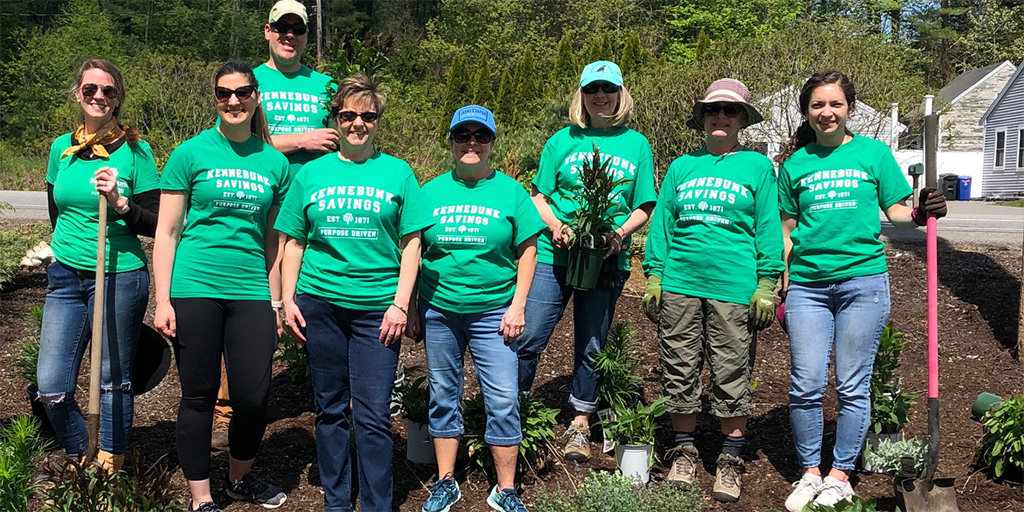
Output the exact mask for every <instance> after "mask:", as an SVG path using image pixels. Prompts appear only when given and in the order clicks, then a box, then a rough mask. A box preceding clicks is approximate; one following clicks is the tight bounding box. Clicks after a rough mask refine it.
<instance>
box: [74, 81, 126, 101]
mask: <svg viewBox="0 0 1024 512" xmlns="http://www.w3.org/2000/svg"><path fill="white" fill-rule="evenodd" d="M99 91H103V97H105V98H107V99H109V100H116V99H117V96H118V94H120V93H119V92H117V87H114V86H113V85H104V86H103V87H100V86H98V85H96V84H83V85H82V95H83V96H87V97H89V98H91V97H93V96H95V95H96V93H97V92H99Z"/></svg>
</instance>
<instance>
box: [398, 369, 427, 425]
mask: <svg viewBox="0 0 1024 512" xmlns="http://www.w3.org/2000/svg"><path fill="white" fill-rule="evenodd" d="M426 382H427V378H426V377H420V378H418V379H416V380H414V381H412V383H411V384H403V385H402V386H400V387H399V388H398V393H399V394H400V395H401V396H402V410H403V411H405V417H406V418H407V419H408V420H409V421H411V422H413V423H419V424H420V425H426V424H427V421H429V413H430V388H429V387H428V386H427V385H426Z"/></svg>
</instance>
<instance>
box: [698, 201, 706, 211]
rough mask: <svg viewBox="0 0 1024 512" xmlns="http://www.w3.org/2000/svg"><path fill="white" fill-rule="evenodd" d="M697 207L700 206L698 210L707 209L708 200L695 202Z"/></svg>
mask: <svg viewBox="0 0 1024 512" xmlns="http://www.w3.org/2000/svg"><path fill="white" fill-rule="evenodd" d="M697 208H700V211H704V210H707V209H708V202H707V201H701V202H700V203H698V204H697Z"/></svg>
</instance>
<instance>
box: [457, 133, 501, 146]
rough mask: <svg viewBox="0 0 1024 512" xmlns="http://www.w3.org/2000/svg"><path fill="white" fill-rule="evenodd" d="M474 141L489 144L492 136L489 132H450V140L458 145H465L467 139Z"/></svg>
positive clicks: (492, 138)
mask: <svg viewBox="0 0 1024 512" xmlns="http://www.w3.org/2000/svg"><path fill="white" fill-rule="evenodd" d="M471 138H472V139H476V141H477V142H479V143H480V144H489V143H490V142H491V141H493V140H494V134H493V133H491V131H490V130H477V131H475V132H471V131H469V130H459V131H456V132H452V140H453V141H455V142H457V143H459V144H465V143H467V142H469V139H471Z"/></svg>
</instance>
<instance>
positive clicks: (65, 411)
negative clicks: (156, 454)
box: [37, 261, 149, 457]
mask: <svg viewBox="0 0 1024 512" xmlns="http://www.w3.org/2000/svg"><path fill="white" fill-rule="evenodd" d="M46 276H47V278H48V280H49V284H48V285H47V287H46V303H45V305H44V306H43V329H42V332H41V333H40V335H39V366H38V372H37V373H38V376H37V380H38V386H39V398H40V401H42V403H43V405H44V406H45V407H46V414H47V416H48V417H49V419H50V422H51V423H53V428H54V430H55V431H56V432H57V437H58V439H59V440H60V443H61V445H63V446H64V450H65V451H66V452H67V454H68V456H69V457H79V456H81V455H84V454H85V453H87V450H88V448H89V431H88V429H87V428H86V424H85V418H84V417H83V416H82V410H81V409H80V408H79V407H78V404H77V403H76V402H75V389H76V387H77V385H78V370H79V367H80V366H81V364H82V357H83V356H84V355H85V351H86V348H87V347H88V346H89V340H90V339H91V337H92V314H93V313H92V305H93V293H94V291H95V286H96V279H95V273H94V271H92V270H88V271H86V270H78V269H74V268H71V267H68V266H67V265H64V264H62V263H60V262H59V261H58V262H54V263H53V264H51V265H50V266H49V268H47V269H46ZM105 281H106V295H105V297H104V303H105V304H104V312H103V315H104V325H103V365H102V372H101V373H100V449H101V450H104V451H107V452H110V453H113V454H123V453H125V451H126V450H127V448H128V437H129V434H130V432H131V427H132V412H133V411H132V409H133V407H134V405H135V398H134V396H133V395H132V389H131V382H132V362H133V361H134V359H135V347H136V345H137V344H138V339H139V331H140V330H141V328H142V317H143V315H144V314H145V313H146V304H147V302H148V301H149V272H148V270H147V269H146V267H142V268H140V269H138V270H131V271H128V272H116V273H108V274H106V276H105Z"/></svg>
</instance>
